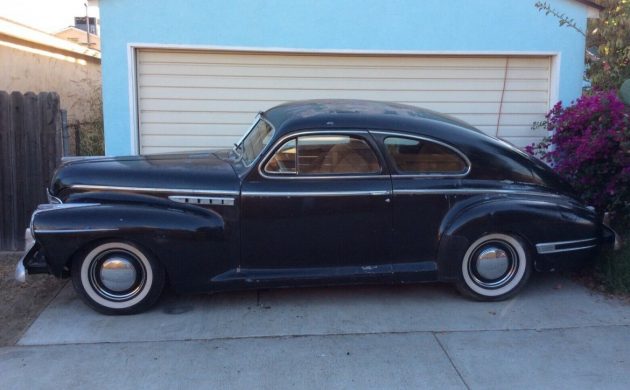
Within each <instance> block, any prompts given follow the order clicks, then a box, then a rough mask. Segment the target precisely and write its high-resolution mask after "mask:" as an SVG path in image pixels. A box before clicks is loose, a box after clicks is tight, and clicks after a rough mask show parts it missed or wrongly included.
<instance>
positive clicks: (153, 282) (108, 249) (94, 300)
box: [72, 241, 165, 314]
mask: <svg viewBox="0 0 630 390" xmlns="http://www.w3.org/2000/svg"><path fill="white" fill-rule="evenodd" d="M164 279H165V276H164V270H163V268H162V266H161V264H160V263H158V262H157V261H156V260H155V259H154V258H153V257H152V256H151V255H150V254H149V253H147V252H146V251H143V250H141V249H140V248H138V247H137V246H136V245H133V244H131V243H128V242H120V241H110V242H106V243H101V244H99V245H97V246H95V247H92V248H90V249H88V250H87V251H85V252H83V253H82V254H81V255H79V256H77V258H76V259H75V260H74V261H73V263H72V284H73V286H74V289H75V290H76V292H77V293H78V294H79V296H81V298H82V299H83V300H84V301H85V302H86V303H87V304H88V305H89V306H90V307H92V308H93V309H95V310H97V311H99V312H101V313H104V314H134V313H139V312H141V311H144V310H146V309H148V308H149V307H150V306H152V305H153V304H154V303H155V302H156V301H157V299H158V298H159V296H160V294H161V293H162V289H163V288H164Z"/></svg>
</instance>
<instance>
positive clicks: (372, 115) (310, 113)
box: [263, 99, 479, 133]
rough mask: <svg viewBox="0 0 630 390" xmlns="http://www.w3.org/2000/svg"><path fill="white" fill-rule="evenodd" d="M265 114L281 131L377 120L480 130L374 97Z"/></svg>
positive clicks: (299, 104) (300, 104) (289, 106)
mask: <svg viewBox="0 0 630 390" xmlns="http://www.w3.org/2000/svg"><path fill="white" fill-rule="evenodd" d="M263 115H264V116H265V118H267V119H268V120H269V121H270V122H271V123H273V125H274V126H275V127H276V130H277V131H279V132H280V133H284V132H287V131H291V130H295V128H296V127H298V126H300V125H302V126H323V127H346V126H348V125H351V126H352V127H355V126H361V125H365V126H366V128H372V127H373V125H375V124H384V125H386V126H387V124H389V126H387V127H389V128H392V129H402V128H406V129H405V130H409V131H414V130H416V131H417V130H420V128H421V127H425V126H422V125H423V124H424V125H426V124H427V122H429V121H431V122H434V121H437V122H441V123H445V124H450V125H455V126H457V127H463V128H466V129H469V130H474V131H476V132H479V130H477V129H475V128H474V127H472V126H470V125H469V124H467V123H466V122H463V121H461V120H459V119H456V118H454V117H451V116H448V115H444V114H440V113H438V112H435V111H431V110H427V109H424V108H419V107H415V106H410V105H406V104H399V103H388V102H378V101H370V100H345V99H326V100H303V101H296V102H291V103H285V104H282V105H279V106H276V107H274V108H271V109H269V110H268V111H266V112H265V113H263ZM414 124H415V126H414ZM409 125H411V126H409Z"/></svg>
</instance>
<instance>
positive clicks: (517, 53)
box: [128, 42, 558, 56]
mask: <svg viewBox="0 0 630 390" xmlns="http://www.w3.org/2000/svg"><path fill="white" fill-rule="evenodd" d="M128 48H129V49H162V50H169V49H173V50H191V51H193V50H211V51H223V52H244V53H248V52H249V53H278V54H333V55H335V54H337V55H344V54H345V55H383V56H387V55H397V56H405V55H409V56H418V55H435V56H449V55H456V56H462V55H467V56H553V55H557V54H558V52H557V51H499V50H490V51H483V50H482V51H475V50H465V51H461V50H455V51H453V50H356V49H309V48H287V47H257V46H217V45H191V44H168V43H145V42H130V43H129V44H128Z"/></svg>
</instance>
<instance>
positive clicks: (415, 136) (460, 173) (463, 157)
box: [370, 130, 472, 178]
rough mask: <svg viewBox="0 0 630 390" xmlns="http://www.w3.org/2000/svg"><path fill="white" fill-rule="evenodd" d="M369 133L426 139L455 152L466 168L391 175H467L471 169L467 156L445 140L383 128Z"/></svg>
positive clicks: (394, 175) (393, 174)
mask: <svg viewBox="0 0 630 390" xmlns="http://www.w3.org/2000/svg"><path fill="white" fill-rule="evenodd" d="M370 133H371V134H380V135H384V136H391V137H402V138H411V139H418V140H421V141H427V142H433V143H435V144H438V145H440V146H444V147H445V148H447V149H450V150H452V151H453V152H455V154H457V155H458V156H459V157H460V158H461V159H462V160H464V163H466V170H465V171H464V172H459V173H439V172H436V173H412V174H409V173H401V174H398V173H392V177H434V178H435V177H464V176H466V175H468V174H469V173H470V170H471V169H472V165H471V163H470V160H469V159H468V157H467V156H466V155H465V154H464V153H462V152H461V151H460V150H459V149H457V148H456V147H454V146H452V145H449V144H447V143H445V142H442V141H438V140H436V139H434V138H431V137H425V136H422V135H415V134H407V133H399V132H395V131H383V130H370Z"/></svg>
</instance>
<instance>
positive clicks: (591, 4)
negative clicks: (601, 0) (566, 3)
mask: <svg viewBox="0 0 630 390" xmlns="http://www.w3.org/2000/svg"><path fill="white" fill-rule="evenodd" d="M573 1H576V2H578V3H582V4H584V5H585V6H587V7H591V8H595V9H596V10H598V11H602V10H603V9H604V8H605V7H604V6H603V5H601V4H598V3H596V2H594V1H591V0H573Z"/></svg>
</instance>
